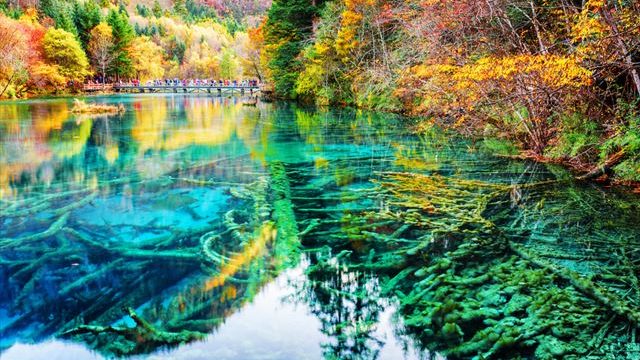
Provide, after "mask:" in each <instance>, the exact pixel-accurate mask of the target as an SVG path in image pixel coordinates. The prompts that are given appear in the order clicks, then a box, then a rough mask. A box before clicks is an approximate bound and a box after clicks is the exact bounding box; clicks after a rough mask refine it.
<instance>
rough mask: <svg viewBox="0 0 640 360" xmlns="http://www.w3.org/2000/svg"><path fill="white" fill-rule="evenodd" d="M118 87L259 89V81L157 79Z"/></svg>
mask: <svg viewBox="0 0 640 360" xmlns="http://www.w3.org/2000/svg"><path fill="white" fill-rule="evenodd" d="M118 85H124V86H126V85H128V86H167V87H172V86H199V87H257V86H258V85H259V81H258V80H253V79H251V80H249V79H247V80H228V79H226V80H223V79H220V80H213V79H178V78H174V79H155V80H149V81H147V82H145V83H144V84H141V83H140V80H138V79H133V80H130V81H128V82H123V81H119V82H118Z"/></svg>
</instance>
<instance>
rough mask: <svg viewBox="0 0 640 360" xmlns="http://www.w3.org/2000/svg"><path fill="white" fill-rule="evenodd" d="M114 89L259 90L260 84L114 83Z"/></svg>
mask: <svg viewBox="0 0 640 360" xmlns="http://www.w3.org/2000/svg"><path fill="white" fill-rule="evenodd" d="M114 89H254V90H259V89H260V86H249V85H246V86H241V85H238V86H233V85H209V84H206V85H143V84H140V85H132V84H122V85H120V84H116V85H114Z"/></svg>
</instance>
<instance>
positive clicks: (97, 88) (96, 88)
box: [82, 84, 113, 91]
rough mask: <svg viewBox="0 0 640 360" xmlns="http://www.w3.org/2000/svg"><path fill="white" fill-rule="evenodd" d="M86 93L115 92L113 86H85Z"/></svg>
mask: <svg viewBox="0 0 640 360" xmlns="http://www.w3.org/2000/svg"><path fill="white" fill-rule="evenodd" d="M82 89H83V90H84V91H108V90H113V84H84V86H83V87H82Z"/></svg>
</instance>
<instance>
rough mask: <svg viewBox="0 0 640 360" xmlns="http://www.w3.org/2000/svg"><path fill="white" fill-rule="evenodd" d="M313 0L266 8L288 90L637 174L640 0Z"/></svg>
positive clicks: (267, 49)
mask: <svg viewBox="0 0 640 360" xmlns="http://www.w3.org/2000/svg"><path fill="white" fill-rule="evenodd" d="M313 5H314V6H309V1H304V0H275V1H274V4H273V7H272V8H271V10H270V12H269V20H268V21H267V23H266V26H265V29H264V35H265V45H264V51H263V55H264V56H263V63H264V64H265V65H266V67H267V68H268V70H269V75H270V76H271V79H272V81H273V83H274V84H275V89H276V91H277V92H278V94H279V95H280V96H283V97H292V98H302V99H309V100H313V101H315V102H316V103H318V104H347V105H356V106H362V107H368V108H376V109H384V110H393V111H403V112H407V113H411V114H419V115H424V116H426V117H427V118H428V119H429V120H430V121H429V122H428V123H432V122H436V123H439V124H441V125H445V126H448V127H454V128H456V129H457V130H460V131H463V132H467V133H476V134H483V135H485V136H487V137H491V138H496V137H498V138H502V139H505V140H508V143H497V142H492V143H491V144H492V146H493V147H494V148H496V149H495V150H500V151H502V152H505V153H509V154H513V153H515V152H516V151H518V150H521V151H523V152H524V153H525V154H527V155H528V156H532V157H535V158H537V159H539V160H547V161H562V162H565V163H570V164H572V165H573V166H575V167H577V168H578V169H579V170H583V171H587V170H589V169H590V166H593V165H595V164H598V165H604V168H603V169H601V170H594V171H593V172H591V173H590V174H588V176H589V177H598V176H600V175H602V174H603V173H606V172H610V171H613V172H615V173H616V174H617V175H618V177H619V178H622V179H629V180H640V161H639V160H638V154H640V130H639V129H638V124H639V123H640V120H639V117H638V113H637V111H638V96H639V95H640V75H639V69H638V61H640V53H639V46H640V5H639V4H638V2H635V1H622V0H606V1H605V0H586V1H568V0H535V1H533V0H526V1H525V0H490V1H473V0H461V1H450V0H407V1H396V0H392V1H389V0H335V1H328V2H326V3H323V2H322V1H317V2H314V4H313ZM514 146H515V147H517V148H515V147H514ZM518 148H519V149H518Z"/></svg>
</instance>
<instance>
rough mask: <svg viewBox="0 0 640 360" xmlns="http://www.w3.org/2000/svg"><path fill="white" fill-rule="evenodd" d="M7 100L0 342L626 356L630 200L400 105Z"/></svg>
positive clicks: (25, 354)
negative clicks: (425, 120)
mask: <svg viewBox="0 0 640 360" xmlns="http://www.w3.org/2000/svg"><path fill="white" fill-rule="evenodd" d="M85 100H87V101H88V102H98V103H109V104H116V105H120V104H122V105H123V106H124V107H125V108H126V112H124V113H123V114H120V115H113V116H92V117H90V116H81V115H74V114H72V113H71V112H70V110H71V108H72V106H73V99H70V98H69V99H67V98H58V99H44V100H30V101H21V102H6V103H0V359H43V358H46V359H48V360H53V359H101V358H113V357H118V358H119V357H125V358H135V359H142V358H145V359H146V358H150V359H446V358H449V359H458V358H461V359H466V358H474V357H475V358H483V357H484V358H496V359H503V358H504V359H510V358H527V359H529V358H531V359H533V358H540V359H544V358H576V359H579V358H594V359H596V358H612V359H618V358H620V359H627V358H629V359H633V358H636V357H634V356H636V355H638V356H640V347H639V346H637V341H638V340H637V336H636V327H637V324H638V321H640V311H637V310H636V309H637V307H638V306H640V281H639V280H638V278H637V274H638V270H637V268H638V263H640V211H639V210H640V209H639V206H640V197H639V196H638V195H636V194H633V193H630V192H628V191H627V190H626V189H624V188H606V187H601V186H596V185H592V184H586V183H579V182H575V181H574V180H572V176H571V174H569V173H568V172H567V171H566V170H564V169H562V168H561V167H557V166H553V165H543V164H537V163H533V162H527V161H519V160H512V159H510V158H507V157H500V156H496V155H494V152H495V146H492V143H491V142H489V141H482V140H475V141H473V140H469V139H461V138H458V137H456V136H452V135H449V134H445V133H443V132H442V131H439V130H437V129H430V130H429V131H427V132H425V133H424V134H423V135H414V134H412V132H411V131H409V130H408V129H411V128H412V127H413V126H414V125H415V124H414V123H415V120H412V119H406V118H403V117H400V116H396V115H390V114H382V113H375V112H366V111H355V110H349V109H332V110H326V109H310V108H305V107H300V106H296V105H292V104H286V103H284V104H271V103H259V104H258V105H257V106H244V105H243V104H242V101H241V99H239V98H216V97H210V96H198V95H149V94H147V95H114V96H105V97H88V98H86V99H85Z"/></svg>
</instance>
